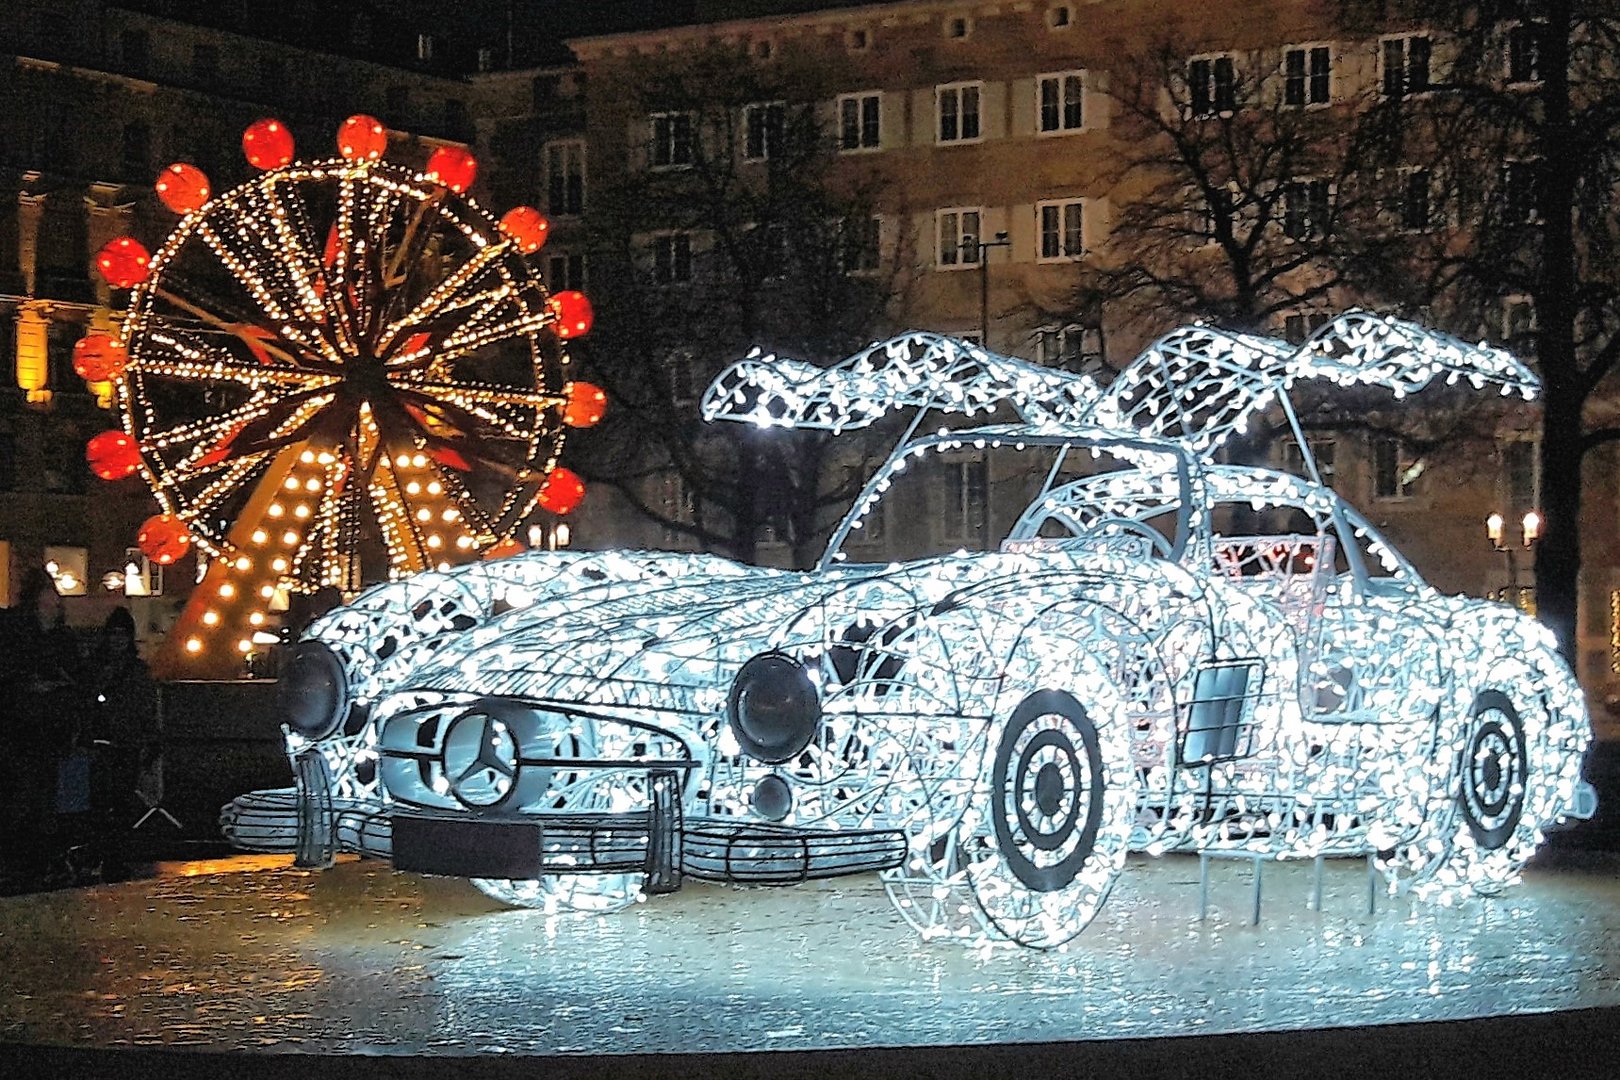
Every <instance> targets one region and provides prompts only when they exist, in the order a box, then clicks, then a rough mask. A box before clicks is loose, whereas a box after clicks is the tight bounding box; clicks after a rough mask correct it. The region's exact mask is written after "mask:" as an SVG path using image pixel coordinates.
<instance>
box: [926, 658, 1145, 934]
mask: <svg viewBox="0 0 1620 1080" xmlns="http://www.w3.org/2000/svg"><path fill="white" fill-rule="evenodd" d="M1111 719H1112V717H1111V715H1110V714H1109V713H1108V712H1107V711H1106V710H1099V709H1098V708H1097V706H1096V704H1094V705H1093V707H1092V709H1090V710H1088V709H1087V708H1086V707H1085V706H1082V705H1081V704H1080V702H1079V701H1078V700H1076V699H1075V698H1074V696H1073V695H1071V694H1068V693H1065V692H1063V691H1057V690H1042V691H1038V692H1036V693H1033V694H1031V695H1029V696H1028V697H1027V698H1025V699H1024V700H1023V701H1022V702H1021V703H1020V704H1019V705H1018V707H1017V708H1016V709H1014V710H1013V713H1012V715H1011V716H1009V717H1008V718H1007V720H1006V721H1005V722H1004V723H1003V724H1001V725H1000V726H999V731H997V732H996V733H995V735H994V739H993V743H992V747H993V752H989V753H987V754H986V761H985V767H984V774H983V777H982V786H981V795H982V801H981V802H979V804H978V805H977V806H976V807H975V808H974V809H973V810H970V811H969V813H968V814H967V815H965V816H964V818H963V821H962V824H961V826H960V827H959V830H958V836H957V843H958V845H959V846H960V847H961V848H962V850H963V851H964V853H965V855H966V862H967V876H968V881H969V884H970V886H971V888H972V891H973V901H974V903H975V904H976V905H977V906H978V908H979V910H980V911H982V912H983V913H984V915H985V918H986V919H988V920H989V923H990V925H991V926H992V927H993V928H994V930H995V932H996V933H998V934H999V935H1001V936H1004V937H1006V938H1009V939H1011V940H1012V941H1016V942H1018V943H1019V944H1020V945H1027V946H1031V947H1034V948H1053V947H1055V946H1058V945H1061V944H1063V943H1064V942H1066V941H1068V940H1069V939H1071V938H1073V937H1074V936H1075V935H1076V934H1078V933H1079V932H1080V931H1081V930H1083V929H1085V927H1086V925H1087V924H1088V923H1090V922H1091V920H1092V917H1093V916H1095V915H1096V913H1097V911H1098V909H1099V908H1101V907H1102V904H1103V901H1104V900H1106V899H1107V898H1108V893H1109V890H1110V889H1112V888H1113V885H1114V881H1115V880H1116V879H1117V878H1118V876H1119V873H1120V870H1121V869H1122V868H1123V866H1124V864H1125V855H1126V851H1127V846H1128V844H1129V841H1130V835H1131V824H1132V821H1133V819H1134V817H1135V811H1136V790H1135V783H1134V770H1133V768H1132V764H1131V756H1130V743H1129V740H1128V737H1127V735H1126V732H1125V730H1124V729H1123V728H1122V727H1120V725H1118V724H1115V723H1109V722H1108V721H1109V720H1111ZM1098 721H1102V723H1101V725H1099V722H1098Z"/></svg>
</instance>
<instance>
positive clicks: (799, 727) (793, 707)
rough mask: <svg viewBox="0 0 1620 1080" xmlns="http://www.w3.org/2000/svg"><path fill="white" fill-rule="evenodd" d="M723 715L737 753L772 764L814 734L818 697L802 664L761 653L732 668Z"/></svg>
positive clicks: (793, 752)
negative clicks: (734, 738) (737, 668)
mask: <svg viewBox="0 0 1620 1080" xmlns="http://www.w3.org/2000/svg"><path fill="white" fill-rule="evenodd" d="M726 717H727V719H728V720H729V721H730V722H731V731H732V734H734V735H735V736H737V742H738V744H739V745H741V747H742V749H743V753H745V754H747V755H748V756H749V757H751V758H755V759H757V760H759V761H763V762H767V763H769V764H772V765H776V764H780V763H781V762H784V761H788V760H790V759H792V758H794V757H797V756H798V754H799V752H800V751H802V750H803V749H804V748H805V747H806V746H809V745H810V740H811V739H813V738H815V737H816V727H817V726H818V725H819V724H820V723H821V701H820V700H819V699H818V697H817V696H816V688H815V685H814V684H813V683H811V681H810V675H809V673H808V672H806V671H805V669H804V666H803V665H802V664H800V663H799V662H798V661H797V660H795V659H793V658H792V657H791V656H787V655H784V654H783V653H765V654H763V655H761V656H756V657H754V658H753V659H752V660H750V661H748V662H747V663H746V664H744V665H743V666H742V670H740V671H738V672H737V678H736V679H735V680H733V682H732V684H731V696H730V698H729V699H727V702H726Z"/></svg>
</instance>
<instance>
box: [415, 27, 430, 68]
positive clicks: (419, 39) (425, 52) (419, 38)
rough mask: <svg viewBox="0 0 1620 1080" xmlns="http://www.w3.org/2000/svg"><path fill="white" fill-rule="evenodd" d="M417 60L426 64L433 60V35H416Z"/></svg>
mask: <svg viewBox="0 0 1620 1080" xmlns="http://www.w3.org/2000/svg"><path fill="white" fill-rule="evenodd" d="M416 58H417V59H418V60H421V61H423V62H424V63H425V62H427V61H429V60H432V59H433V35H432V34H417V35H416Z"/></svg>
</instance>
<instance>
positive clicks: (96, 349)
mask: <svg viewBox="0 0 1620 1080" xmlns="http://www.w3.org/2000/svg"><path fill="white" fill-rule="evenodd" d="M127 366H129V354H128V353H127V352H125V351H124V347H123V346H122V345H120V344H118V342H117V341H116V340H114V339H113V338H112V337H110V336H108V335H107V334H86V335H85V336H84V337H82V338H80V339H79V340H78V342H76V343H75V344H74V346H73V370H74V371H76V372H78V374H79V378H81V379H83V380H84V381H85V382H92V383H98V382H111V381H112V380H113V379H116V378H118V377H119V376H120V375H122V374H123V373H124V368H126V367H127Z"/></svg>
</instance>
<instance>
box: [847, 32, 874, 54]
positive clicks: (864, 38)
mask: <svg viewBox="0 0 1620 1080" xmlns="http://www.w3.org/2000/svg"><path fill="white" fill-rule="evenodd" d="M844 46H845V47H846V48H847V49H849V51H850V52H865V51H866V50H867V49H870V48H871V47H872V32H871V31H870V30H867V29H865V28H864V27H857V28H855V29H854V30H851V31H850V32H849V33H847V34H845V35H844Z"/></svg>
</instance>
